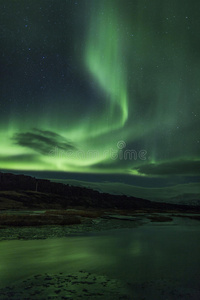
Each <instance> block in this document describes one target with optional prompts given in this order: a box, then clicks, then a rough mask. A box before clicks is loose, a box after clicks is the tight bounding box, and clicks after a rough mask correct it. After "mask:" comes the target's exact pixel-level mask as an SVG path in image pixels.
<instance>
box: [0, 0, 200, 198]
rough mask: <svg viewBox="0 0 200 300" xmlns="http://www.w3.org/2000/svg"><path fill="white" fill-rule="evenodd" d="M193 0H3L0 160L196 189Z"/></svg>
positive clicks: (95, 179) (199, 114)
mask: <svg viewBox="0 0 200 300" xmlns="http://www.w3.org/2000/svg"><path fill="white" fill-rule="evenodd" d="M199 11H200V2H199V1H197V0H192V1H191V0H185V1H180V0H176V1H174V0H173V1H172V0H163V1H160V0H152V1H147V0H101V1H99V0H77V1H76V0H48V1H47V0H42V1H41V0H36V1H32V0H18V1H14V0H13V1H6V0H0V28H1V44H0V49H1V52H0V72H1V81H0V96H1V97H0V140H1V146H0V168H1V170H10V171H11V170H12V171H13V172H21V173H23V172H24V173H27V172H28V173H31V174H37V176H43V177H44V176H45V177H46V178H51V179H54V180H60V181H61V180H63V181H66V182H69V181H70V180H71V181H73V182H74V183H76V184H79V185H80V184H83V185H88V186H92V187H95V188H97V189H98V188H99V189H100V190H101V189H102V190H106V191H107V190H109V191H112V192H123V193H129V192H130V189H131V193H132V194H134V193H137V196H140V195H142V196H144V197H147V196H146V195H147V194H151V195H153V196H152V197H154V196H155V195H156V193H155V191H158V189H159V193H157V196H158V198H159V197H162V195H163V193H164V191H165V195H167V196H166V197H168V198H170V197H171V196H173V197H175V196H180V195H183V196H184V197H186V196H187V198H191V199H193V198H196V197H197V195H199V194H200V188H199V178H200V130H199V128H200V126H199V125H200V101H199V98H200V84H199V83H200V82H199V81H200V54H199V53H200V40H199V32H200V21H199ZM38 174H40V175H38ZM94 185H95V186H94ZM171 188H174V190H176V192H175V193H174V194H173V195H171V194H170V191H169V189H171ZM138 189H139V190H138ZM145 189H146V190H145ZM128 191H129V192H128ZM144 191H145V195H143V194H144ZM190 196H191V197H190ZM147 198H148V197H147Z"/></svg>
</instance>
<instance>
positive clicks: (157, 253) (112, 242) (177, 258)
mask: <svg viewBox="0 0 200 300" xmlns="http://www.w3.org/2000/svg"><path fill="white" fill-rule="evenodd" d="M195 224H198V223H195ZM199 233H200V226H199V225H196V226H185V225H183V226H180V225H179V226H150V225H146V226H143V227H139V228H133V229H123V230H113V231H108V232H103V233H99V234H96V235H92V234H90V235H87V236H77V237H67V238H60V239H47V240H30V241H3V242H1V243H0V252H1V257H0V283H1V286H5V285H8V284H10V283H11V282H12V283H15V282H16V281H17V280H21V279H24V278H27V277H28V276H31V275H34V274H41V273H45V272H48V273H57V272H63V273H66V274H68V273H70V272H75V271H79V270H85V271H87V272H95V273H97V274H102V275H108V276H111V277H112V278H118V279H121V280H124V281H129V282H144V281H148V280H149V279H152V280H158V279H160V278H167V279H168V280H172V281H175V280H176V281H177V280H178V281H179V282H181V283H182V284H190V285H193V286H196V285H198V283H199V280H200V271H199V270H200V255H199V253H200V235H199Z"/></svg>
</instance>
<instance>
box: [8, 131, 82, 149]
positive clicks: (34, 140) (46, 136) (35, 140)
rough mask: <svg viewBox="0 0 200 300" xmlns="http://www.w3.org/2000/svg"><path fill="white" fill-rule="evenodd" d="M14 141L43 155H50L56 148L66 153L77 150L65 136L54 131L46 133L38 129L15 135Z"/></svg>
mask: <svg viewBox="0 0 200 300" xmlns="http://www.w3.org/2000/svg"><path fill="white" fill-rule="evenodd" d="M12 139H13V140H14V142H15V143H16V144H17V145H20V146H22V147H27V148H30V149H32V150H35V151H37V152H39V153H40V154H43V155H48V154H49V152H50V151H52V149H53V148H55V147H57V148H58V149H60V150H64V151H66V150H75V149H76V147H75V146H73V145H72V143H71V142H70V141H68V140H67V139H66V138H64V137H63V136H61V135H59V134H57V133H55V132H52V131H44V130H40V129H36V128H34V129H33V130H32V131H30V132H25V133H15V134H14V136H13V137H12Z"/></svg>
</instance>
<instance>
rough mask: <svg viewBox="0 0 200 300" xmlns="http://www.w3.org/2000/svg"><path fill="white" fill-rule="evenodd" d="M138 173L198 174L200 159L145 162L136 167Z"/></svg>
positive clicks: (159, 174) (160, 174)
mask: <svg viewBox="0 0 200 300" xmlns="http://www.w3.org/2000/svg"><path fill="white" fill-rule="evenodd" d="M136 169H137V171H138V172H139V173H140V174H145V175H153V176H154V175H158V176H162V175H164V176H168V175H199V174H200V161H199V160H197V161H195V160H187V159H186V160H177V161H168V162H161V163H155V164H145V165H142V166H140V167H137V168H136Z"/></svg>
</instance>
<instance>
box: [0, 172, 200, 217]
mask: <svg viewBox="0 0 200 300" xmlns="http://www.w3.org/2000/svg"><path fill="white" fill-rule="evenodd" d="M73 207H74V208H93V209H120V210H130V209H131V210H146V211H154V212H155V211H161V212H162V211H168V210H169V211H173V210H174V211H180V212H186V211H191V212H200V207H199V206H189V205H178V204H169V203H163V202H162V203H159V202H153V201H149V200H145V199H140V198H135V197H129V196H125V195H112V194H108V193H100V192H98V191H95V190H92V189H89V188H85V187H77V186H70V185H67V184H62V183H55V182H51V181H50V180H47V179H37V178H35V177H31V176H26V175H14V174H12V173H2V172H0V209H1V210H5V209H67V208H73Z"/></svg>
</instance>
